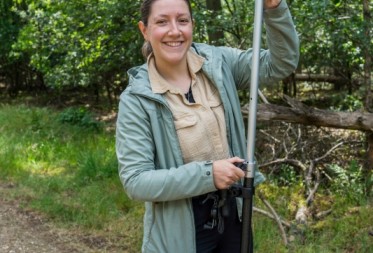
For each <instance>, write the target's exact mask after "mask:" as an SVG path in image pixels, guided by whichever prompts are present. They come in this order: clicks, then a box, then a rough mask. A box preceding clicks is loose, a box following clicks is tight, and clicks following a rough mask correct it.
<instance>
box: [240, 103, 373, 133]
mask: <svg viewBox="0 0 373 253" xmlns="http://www.w3.org/2000/svg"><path fill="white" fill-rule="evenodd" d="M284 98H285V100H286V102H287V103H288V104H289V105H290V106H291V107H286V106H279V105H272V104H259V105H258V113H257V120H258V121H284V122H288V123H298V124H303V125H313V126H322V127H333V128H341V129H350V130H360V131H368V132H369V131H373V113H367V112H334V111H328V110H320V109H316V108H311V107H308V106H307V105H304V104H302V103H301V102H299V101H296V100H294V99H292V98H290V97H288V96H284ZM248 112H249V110H248V108H247V107H243V108H242V113H243V114H244V116H245V115H246V116H247V115H248Z"/></svg>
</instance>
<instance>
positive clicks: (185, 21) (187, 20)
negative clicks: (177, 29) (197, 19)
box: [179, 19, 189, 24]
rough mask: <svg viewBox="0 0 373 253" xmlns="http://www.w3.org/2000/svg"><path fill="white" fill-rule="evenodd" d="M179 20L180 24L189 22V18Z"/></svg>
mask: <svg viewBox="0 0 373 253" xmlns="http://www.w3.org/2000/svg"><path fill="white" fill-rule="evenodd" d="M179 22H180V23H182V24H187V23H189V19H180V20H179Z"/></svg>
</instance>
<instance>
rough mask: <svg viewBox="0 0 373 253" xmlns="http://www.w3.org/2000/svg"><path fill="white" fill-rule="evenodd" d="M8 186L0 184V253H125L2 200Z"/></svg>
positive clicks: (105, 241)
mask: <svg viewBox="0 0 373 253" xmlns="http://www.w3.org/2000/svg"><path fill="white" fill-rule="evenodd" d="M12 188H13V186H12V185H4V184H1V183H0V253H26V252H27V253H79V252H84V253H93V252H107V253H117V252H123V253H125V252H128V251H127V250H126V249H125V248H124V247H121V246H120V245H116V244H115V242H112V241H111V240H109V239H108V238H105V237H102V236H97V235H89V234H86V233H84V232H81V231H79V230H71V229H66V228H61V227H58V226H57V225H56V224H53V222H51V221H49V220H48V219H47V218H45V217H43V215H41V214H38V213H36V212H34V211H31V210H27V209H26V208H23V207H21V202H20V201H17V200H9V199H7V198H6V196H7V194H9V191H11V190H12Z"/></svg>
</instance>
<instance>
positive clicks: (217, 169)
mask: <svg viewBox="0 0 373 253" xmlns="http://www.w3.org/2000/svg"><path fill="white" fill-rule="evenodd" d="M243 161H244V160H243V159H241V158H239V157H232V158H229V159H225V160H217V161H214V163H213V164H212V172H213V176H214V184H215V187H216V188H217V189H219V190H223V189H228V188H229V187H230V186H231V185H232V184H234V183H235V182H237V181H238V180H239V179H241V178H243V177H244V176H245V172H243V171H242V170H241V169H239V168H237V167H236V166H235V165H234V163H239V162H243Z"/></svg>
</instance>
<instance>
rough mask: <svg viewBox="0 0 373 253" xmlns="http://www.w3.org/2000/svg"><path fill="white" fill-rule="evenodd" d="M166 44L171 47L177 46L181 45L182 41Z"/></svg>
mask: <svg viewBox="0 0 373 253" xmlns="http://www.w3.org/2000/svg"><path fill="white" fill-rule="evenodd" d="M166 44H167V46H170V47H177V46H180V45H181V42H167V43H166Z"/></svg>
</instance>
